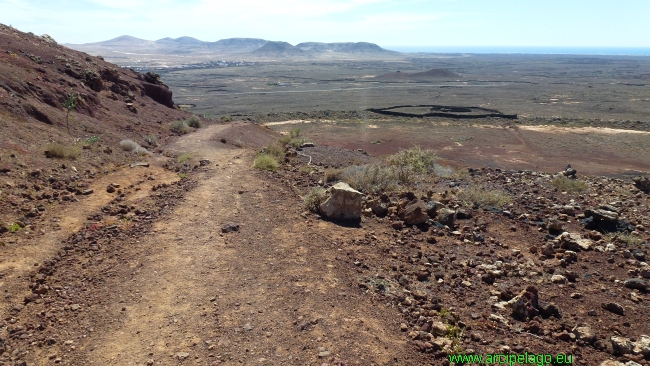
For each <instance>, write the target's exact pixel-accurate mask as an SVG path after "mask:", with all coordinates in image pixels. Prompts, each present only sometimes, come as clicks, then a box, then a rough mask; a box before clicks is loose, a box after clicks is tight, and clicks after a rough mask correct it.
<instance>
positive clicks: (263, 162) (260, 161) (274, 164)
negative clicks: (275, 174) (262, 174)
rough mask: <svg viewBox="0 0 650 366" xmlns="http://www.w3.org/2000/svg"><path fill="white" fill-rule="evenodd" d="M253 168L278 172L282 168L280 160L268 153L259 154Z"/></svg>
mask: <svg viewBox="0 0 650 366" xmlns="http://www.w3.org/2000/svg"><path fill="white" fill-rule="evenodd" d="M253 167H254V168H257V169H263V170H270V171H273V170H277V169H278V168H279V167H280V162H279V161H278V158H277V157H275V156H274V155H271V154H268V153H264V152H263V153H260V154H257V156H256V157H255V160H254V161H253Z"/></svg>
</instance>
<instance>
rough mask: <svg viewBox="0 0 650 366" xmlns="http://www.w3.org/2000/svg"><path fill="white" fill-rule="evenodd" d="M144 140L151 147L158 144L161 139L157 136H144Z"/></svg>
mask: <svg viewBox="0 0 650 366" xmlns="http://www.w3.org/2000/svg"><path fill="white" fill-rule="evenodd" d="M143 139H144V141H145V142H146V143H148V144H149V145H155V144H156V143H157V142H158V140H159V137H158V136H156V135H144V137H143Z"/></svg>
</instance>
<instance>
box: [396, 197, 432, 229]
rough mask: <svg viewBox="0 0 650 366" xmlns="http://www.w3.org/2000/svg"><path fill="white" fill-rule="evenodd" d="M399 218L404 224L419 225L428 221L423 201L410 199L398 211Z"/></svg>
mask: <svg viewBox="0 0 650 366" xmlns="http://www.w3.org/2000/svg"><path fill="white" fill-rule="evenodd" d="M399 218H400V219H401V220H403V221H404V223H405V224H406V225H420V224H424V223H425V222H427V221H429V215H428V214H427V207H426V204H425V203H424V201H421V200H418V199H415V200H412V201H410V202H409V203H407V204H406V206H404V209H403V210H401V211H400V213H399Z"/></svg>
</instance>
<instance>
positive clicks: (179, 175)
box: [178, 173, 187, 179]
mask: <svg viewBox="0 0 650 366" xmlns="http://www.w3.org/2000/svg"><path fill="white" fill-rule="evenodd" d="M178 177H179V178H181V179H187V174H186V173H178Z"/></svg>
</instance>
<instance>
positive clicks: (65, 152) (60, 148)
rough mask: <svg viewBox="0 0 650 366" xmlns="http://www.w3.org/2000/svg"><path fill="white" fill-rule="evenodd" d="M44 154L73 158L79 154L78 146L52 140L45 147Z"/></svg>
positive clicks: (60, 157) (49, 156) (50, 156)
mask: <svg viewBox="0 0 650 366" xmlns="http://www.w3.org/2000/svg"><path fill="white" fill-rule="evenodd" d="M45 156H47V157H48V158H55V159H70V160H74V159H76V158H77V157H78V156H79V148H78V147H77V146H74V145H66V144H62V143H59V142H54V143H51V144H48V145H47V146H46V147H45Z"/></svg>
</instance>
